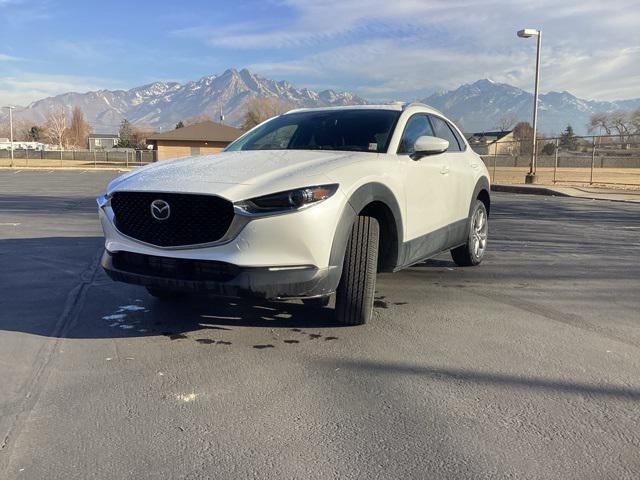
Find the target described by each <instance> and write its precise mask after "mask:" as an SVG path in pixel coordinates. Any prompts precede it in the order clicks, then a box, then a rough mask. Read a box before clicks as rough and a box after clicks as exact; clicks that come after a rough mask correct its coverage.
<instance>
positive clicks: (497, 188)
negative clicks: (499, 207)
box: [491, 184, 573, 197]
mask: <svg viewBox="0 0 640 480" xmlns="http://www.w3.org/2000/svg"><path fill="white" fill-rule="evenodd" d="M491 190H492V191H494V192H507V193H526V194H529V195H547V196H551V197H573V195H569V194H568V193H564V192H559V191H557V190H554V189H552V188H546V187H528V186H526V187H525V186H524V185H500V184H494V185H491Z"/></svg>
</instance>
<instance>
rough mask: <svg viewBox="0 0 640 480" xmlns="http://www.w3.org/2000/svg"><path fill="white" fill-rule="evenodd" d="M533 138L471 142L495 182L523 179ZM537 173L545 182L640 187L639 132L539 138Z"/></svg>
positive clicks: (541, 180)
mask: <svg viewBox="0 0 640 480" xmlns="http://www.w3.org/2000/svg"><path fill="white" fill-rule="evenodd" d="M531 143H532V142H531V139H524V140H506V141H501V140H497V141H493V142H491V143H486V144H481V145H472V148H474V150H476V152H478V153H479V154H480V155H481V156H482V158H483V160H484V162H485V164H486V165H487V168H488V169H489V172H490V173H491V177H492V181H493V182H494V183H524V178H525V175H526V174H527V173H528V172H529V165H530V163H531V150H532V145H531ZM536 152H537V161H536V175H537V177H538V182H539V183H543V184H556V183H559V184H562V183H564V184H583V185H611V186H619V187H640V135H598V136H585V137H575V136H565V137H558V138H540V139H538V141H537V148H536Z"/></svg>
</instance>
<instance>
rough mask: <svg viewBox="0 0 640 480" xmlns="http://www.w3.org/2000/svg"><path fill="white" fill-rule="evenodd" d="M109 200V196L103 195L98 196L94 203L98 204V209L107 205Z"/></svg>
mask: <svg viewBox="0 0 640 480" xmlns="http://www.w3.org/2000/svg"><path fill="white" fill-rule="evenodd" d="M110 200H111V196H109V195H107V194H106V193H105V194H104V195H100V196H99V197H98V198H96V203H97V204H98V207H99V208H103V207H105V206H107V205H108V204H109V201H110Z"/></svg>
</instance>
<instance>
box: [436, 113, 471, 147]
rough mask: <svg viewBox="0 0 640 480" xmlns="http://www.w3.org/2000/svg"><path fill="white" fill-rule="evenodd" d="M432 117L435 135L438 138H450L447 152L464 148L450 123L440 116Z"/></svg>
mask: <svg viewBox="0 0 640 480" xmlns="http://www.w3.org/2000/svg"><path fill="white" fill-rule="evenodd" d="M430 118H431V125H433V131H434V133H435V136H436V137H438V138H443V139H445V140H449V148H448V149H447V152H460V151H461V150H462V147H461V146H460V143H459V142H458V138H457V137H456V135H454V133H453V129H452V128H451V127H450V126H449V124H448V123H447V122H445V121H444V120H443V119H441V118H440V117H435V116H433V115H431V116H430ZM463 145H464V144H463Z"/></svg>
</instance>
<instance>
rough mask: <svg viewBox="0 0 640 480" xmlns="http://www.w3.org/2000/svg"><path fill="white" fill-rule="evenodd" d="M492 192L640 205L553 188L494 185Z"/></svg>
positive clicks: (628, 201)
mask: <svg viewBox="0 0 640 480" xmlns="http://www.w3.org/2000/svg"><path fill="white" fill-rule="evenodd" d="M491 191H493V192H505V193H523V194H528V195H545V196H549V197H569V198H579V199H582V200H604V201H607V202H622V203H635V204H638V203H640V196H639V199H637V200H636V199H633V200H632V199H624V198H606V197H604V196H602V195H606V194H594V193H589V192H584V191H580V194H576V195H571V194H570V193H566V192H561V191H558V190H555V189H553V188H547V187H537V186H536V187H534V186H528V185H527V186H525V185H500V184H494V185H491Z"/></svg>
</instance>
